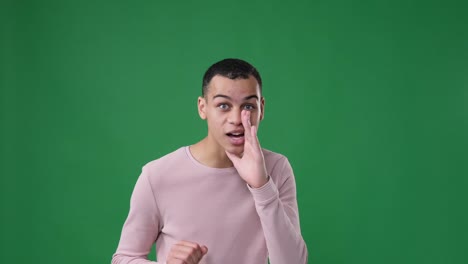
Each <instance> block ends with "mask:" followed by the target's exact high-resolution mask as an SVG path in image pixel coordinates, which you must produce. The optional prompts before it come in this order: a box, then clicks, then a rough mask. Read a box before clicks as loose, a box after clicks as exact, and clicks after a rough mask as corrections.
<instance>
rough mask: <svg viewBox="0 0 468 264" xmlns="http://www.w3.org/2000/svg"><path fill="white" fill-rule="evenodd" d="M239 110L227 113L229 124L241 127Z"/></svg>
mask: <svg viewBox="0 0 468 264" xmlns="http://www.w3.org/2000/svg"><path fill="white" fill-rule="evenodd" d="M241 112H242V110H241V109H233V110H232V111H230V113H229V123H230V124H233V125H236V126H239V125H242V117H241Z"/></svg>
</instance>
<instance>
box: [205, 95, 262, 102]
mask: <svg viewBox="0 0 468 264" xmlns="http://www.w3.org/2000/svg"><path fill="white" fill-rule="evenodd" d="M217 97H222V98H226V99H229V100H232V98H231V97H229V96H227V95H224V94H217V95H215V96H213V100H214V99H215V98H217ZM252 98H255V99H257V100H258V96H257V95H255V94H253V95H249V96H247V97H244V101H247V100H250V99H252Z"/></svg>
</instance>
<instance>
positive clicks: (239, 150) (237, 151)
mask: <svg viewBox="0 0 468 264" xmlns="http://www.w3.org/2000/svg"><path fill="white" fill-rule="evenodd" d="M225 150H226V151H227V152H229V153H231V154H234V155H236V156H238V157H242V154H243V153H244V146H232V145H231V146H228V147H227V148H225Z"/></svg>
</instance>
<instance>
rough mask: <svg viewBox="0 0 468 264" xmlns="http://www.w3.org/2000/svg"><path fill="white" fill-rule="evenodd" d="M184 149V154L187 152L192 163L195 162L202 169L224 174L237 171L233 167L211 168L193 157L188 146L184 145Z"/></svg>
mask: <svg viewBox="0 0 468 264" xmlns="http://www.w3.org/2000/svg"><path fill="white" fill-rule="evenodd" d="M184 149H185V154H187V156H188V157H189V159H190V160H191V161H192V163H193V164H195V165H196V166H197V167H200V168H202V169H204V170H208V171H211V172H215V173H223V174H224V173H226V174H232V173H237V170H236V168H235V167H229V168H213V167H209V166H206V165H204V164H202V163H201V162H199V161H198V160H196V159H195V158H194V157H193V155H192V153H191V152H190V146H185V147H184Z"/></svg>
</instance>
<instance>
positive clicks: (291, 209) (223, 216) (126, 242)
mask: <svg viewBox="0 0 468 264" xmlns="http://www.w3.org/2000/svg"><path fill="white" fill-rule="evenodd" d="M263 154H264V157H265V164H266V168H267V172H268V175H270V179H269V181H268V183H266V184H265V185H264V186H262V187H260V188H257V189H254V188H250V187H249V186H248V185H247V184H246V183H245V181H244V180H242V178H241V177H240V176H239V174H238V173H237V171H236V169H235V168H234V167H231V168H211V167H207V166H205V165H203V164H201V163H199V162H198V161H197V160H195V159H194V157H193V156H192V155H191V153H190V150H189V147H182V148H179V149H178V150H176V151H174V152H172V153H170V154H168V155H166V156H164V157H162V158H160V159H157V160H154V161H152V162H149V163H148V164H146V165H145V166H144V167H143V169H142V173H141V175H140V177H139V178H138V180H137V183H136V185H135V188H134V190H133V194H132V197H131V202H130V212H129V214H128V217H127V220H126V221H125V224H124V226H123V229H122V234H121V237H120V242H119V245H118V248H117V251H116V252H115V254H114V255H113V257H112V264H127V263H128V264H130V263H131V264H140V263H160V264H163V263H165V262H166V257H167V255H168V253H169V251H170V249H171V247H172V245H173V244H175V243H176V242H178V241H180V240H187V241H192V242H196V243H199V244H200V245H206V246H207V247H208V253H207V254H206V255H205V256H204V257H203V258H202V260H201V261H200V264H266V263H267V260H268V259H269V260H270V263H271V264H305V263H307V248H306V245H305V243H304V240H303V238H302V236H301V232H300V227H299V215H298V208H297V201H296V186H295V180H294V175H293V171H292V168H291V166H290V164H289V162H288V160H287V159H286V158H285V157H284V156H282V155H280V154H277V153H274V152H271V151H268V150H265V149H263ZM153 243H156V255H157V259H158V261H157V262H153V261H149V260H148V259H147V256H148V254H149V252H150V250H151V246H152V245H153Z"/></svg>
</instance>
